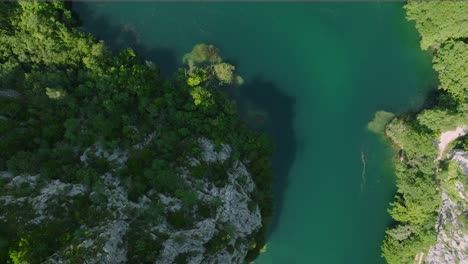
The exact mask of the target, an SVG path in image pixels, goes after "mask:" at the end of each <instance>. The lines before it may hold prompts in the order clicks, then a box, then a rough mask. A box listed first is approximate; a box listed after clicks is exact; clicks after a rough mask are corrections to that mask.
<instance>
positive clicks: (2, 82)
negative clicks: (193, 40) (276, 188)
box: [0, 1, 272, 263]
mask: <svg viewBox="0 0 468 264" xmlns="http://www.w3.org/2000/svg"><path fill="white" fill-rule="evenodd" d="M75 26H76V22H75V20H74V19H73V17H72V15H71V13H70V11H69V10H67V9H66V8H65V7H64V4H63V3H61V2H50V3H46V2H29V1H28V2H18V3H14V2H11V3H10V2H0V91H3V92H5V93H6V92H8V91H10V90H13V91H15V93H16V92H17V93H18V94H15V96H0V171H9V172H11V173H13V174H15V175H39V179H38V182H42V183H44V182H46V181H50V180H59V181H60V182H62V183H64V184H66V186H73V184H84V185H85V186H87V187H89V189H90V190H92V193H93V195H91V196H90V197H91V198H90V199H88V198H86V197H78V196H77V197H69V199H68V198H66V199H65V200H64V201H63V202H64V203H69V204H70V209H69V210H65V211H63V212H56V213H57V214H56V216H57V217H56V218H55V220H51V221H50V222H47V223H46V224H44V225H31V224H30V222H27V221H26V220H25V219H27V217H28V211H29V209H30V208H27V207H18V208H16V209H14V208H5V207H2V208H1V209H0V210H11V211H9V213H8V214H9V215H10V216H11V218H9V219H3V220H4V221H3V222H2V224H1V225H0V262H1V263H24V262H27V263H39V262H41V261H43V260H44V259H45V258H47V257H49V256H50V255H51V254H52V253H53V252H55V251H56V250H59V249H62V248H64V246H65V245H69V244H70V243H72V241H75V240H77V239H78V238H79V237H83V236H85V235H86V234H84V233H82V232H81V231H80V226H83V225H92V224H93V221H95V219H96V218H99V217H100V216H101V215H102V213H103V212H99V211H96V210H95V209H93V208H95V206H96V205H98V204H99V203H102V202H103V201H102V196H100V195H99V194H100V192H102V190H103V182H102V181H100V180H99V177H98V175H102V174H103V173H105V172H106V171H109V170H110V169H111V170H115V171H116V172H118V175H119V177H120V180H121V181H122V182H123V183H125V188H126V189H128V193H129V198H130V199H131V200H133V201H138V200H139V199H140V198H141V197H142V196H143V195H144V194H146V193H147V192H148V191H149V190H151V189H156V190H157V191H158V192H160V193H163V194H164V193H166V194H171V195H174V196H175V197H177V198H178V199H180V200H181V201H183V203H184V207H183V210H188V211H189V210H191V208H193V207H194V206H197V205H198V204H199V201H198V200H197V198H196V196H195V195H194V193H193V192H190V190H187V188H186V186H185V185H184V183H183V182H182V181H181V180H180V178H179V175H180V168H181V167H184V166H186V165H187V164H188V163H189V158H190V157H197V156H199V155H200V149H199V147H198V144H197V142H198V140H199V138H201V137H203V138H209V139H210V140H212V141H213V142H215V143H216V144H217V146H220V144H221V143H227V144H229V145H230V146H231V147H232V148H233V153H234V154H233V156H234V157H236V158H238V159H240V160H245V161H247V163H248V166H249V168H250V170H251V172H252V174H253V175H255V176H254V181H255V183H256V185H257V188H258V190H257V194H256V196H255V197H256V200H255V202H258V204H259V205H260V209H261V213H262V216H263V219H264V228H266V226H267V224H268V219H269V217H270V216H271V207H272V192H271V181H272V173H271V164H270V161H269V156H270V155H271V151H272V148H271V143H270V141H269V139H268V138H266V136H265V135H262V134H259V133H256V132H253V131H251V130H249V129H247V128H246V127H245V125H244V124H243V123H242V122H240V121H239V120H238V116H237V113H236V105H235V104H234V102H232V101H230V100H229V99H228V98H227V97H226V96H225V95H224V94H223V93H222V92H221V90H220V89H219V85H224V84H231V83H232V80H234V75H233V74H234V73H233V71H234V69H235V68H234V66H232V65H231V66H229V67H226V66H222V67H220V66H217V67H216V69H217V70H213V69H214V68H213V67H214V66H213V65H214V64H220V63H224V62H222V61H221V58H220V57H219V55H218V50H217V49H216V48H215V47H213V46H209V45H199V46H196V47H195V48H194V51H195V55H193V56H192V57H189V58H186V60H187V61H190V66H188V67H186V68H184V69H180V70H179V71H178V72H177V73H176V74H175V76H174V78H173V79H172V80H166V79H163V78H162V77H161V76H160V74H159V71H158V69H157V67H156V66H155V65H153V64H152V63H151V62H148V61H144V60H143V59H142V58H140V57H139V56H138V55H136V54H135V53H134V51H133V50H131V49H124V50H121V51H119V52H117V53H115V54H113V53H112V52H111V51H109V50H108V49H107V47H106V46H105V45H104V43H103V42H102V41H95V40H94V39H93V38H92V36H90V35H89V34H86V33H83V32H80V31H79V30H77V29H76V28H75ZM192 53H194V52H192ZM201 61H203V62H206V61H207V62H208V63H209V64H210V65H204V66H200V65H196V64H197V63H199V62H201ZM221 65H229V64H221ZM216 74H218V75H216ZM218 79H219V80H218ZM213 80H217V81H213ZM143 143H144V144H143ZM93 146H94V147H96V146H99V148H103V149H104V150H109V151H111V150H115V149H121V150H122V149H125V150H129V151H128V160H127V161H126V164H125V166H124V167H123V168H121V167H118V166H117V167H116V164H113V163H111V162H109V161H108V160H106V159H103V158H100V157H99V156H98V155H96V156H94V158H93V159H90V160H91V161H90V162H89V163H87V166H82V165H80V159H81V156H82V155H83V153H85V152H86V151H87V150H89V149H90V148H93ZM90 155H92V154H90ZM220 169H223V168H222V167H221V168H215V167H213V168H211V167H210V168H203V169H202V172H203V173H198V174H197V172H196V170H197V168H194V171H193V175H199V176H201V177H204V176H206V177H211V178H210V180H213V182H216V181H218V182H220V183H221V184H222V175H224V174H222V173H216V172H219V170H220ZM199 172H200V170H199ZM210 173H211V174H210ZM67 184H68V185H67ZM4 187H5V186H4V184H3V182H2V178H1V177H0V190H1V191H2V192H3V193H6V190H4ZM21 188H22V189H20V190H16V191H15V193H6V194H9V195H13V196H15V195H21V192H24V193H28V192H32V191H33V190H36V189H31V187H30V186H29V187H28V186H23V187H21ZM0 206H1V201H0ZM200 206H201V205H200ZM183 210H182V211H181V212H182V213H181V215H173V216H171V219H173V222H174V225H180V226H186V225H189V224H190V222H189V219H186V218H184V214H183V212H185V211H183ZM207 212H208V213H209V212H210V209H207ZM146 214H147V215H146ZM160 214H161V208H160V207H158V205H154V206H153V207H150V209H149V210H148V212H147V213H145V215H142V216H138V217H136V218H135V219H134V220H133V222H132V223H133V224H132V225H131V226H130V231H129V239H134V241H135V243H134V244H132V247H131V248H130V249H129V254H130V255H129V259H130V260H133V261H134V262H135V263H146V262H148V260H149V259H151V258H152V257H154V256H153V255H154V254H155V252H157V250H158V244H157V243H155V242H154V241H153V240H152V239H151V238H150V237H147V236H148V235H147V234H145V230H143V225H142V224H141V223H142V221H143V220H144V219H152V221H153V220H154V221H157V219H158V217H157V216H158V215H160ZM18 219H24V220H25V221H22V220H18ZM142 219H143V220H142ZM263 232H264V230H263V231H262V232H260V234H258V236H257V237H255V238H253V240H255V241H256V244H257V246H256V247H252V248H251V253H249V256H250V257H251V258H254V257H255V256H256V255H257V254H258V252H259V250H260V249H261V248H262V247H263V244H264V233H263ZM213 243H214V242H213ZM88 253H89V252H88ZM69 254H71V255H73V256H75V257H76V260H77V261H78V262H79V261H82V260H83V258H84V256H85V255H83V254H84V253H83V254H82V253H80V252H69ZM80 254H81V255H80ZM78 262H76V263H78Z"/></svg>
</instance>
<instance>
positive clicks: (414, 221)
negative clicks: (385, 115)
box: [382, 1, 468, 264]
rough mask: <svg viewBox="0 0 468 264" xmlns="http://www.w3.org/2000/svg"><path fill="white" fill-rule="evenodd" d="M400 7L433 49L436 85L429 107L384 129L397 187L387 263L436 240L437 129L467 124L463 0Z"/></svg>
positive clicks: (410, 257)
mask: <svg viewBox="0 0 468 264" xmlns="http://www.w3.org/2000/svg"><path fill="white" fill-rule="evenodd" d="M405 9H406V11H407V18H408V19H409V20H410V21H414V22H415V25H416V28H417V30H418V31H419V33H420V35H421V48H422V49H424V50H428V51H429V52H432V53H433V67H434V69H435V71H436V72H437V73H438V77H439V81H440V84H439V90H438V92H437V96H436V97H435V99H434V100H433V101H432V102H431V106H430V107H429V108H428V109H424V110H423V111H421V112H420V113H414V114H406V115H402V116H399V117H396V118H395V119H393V120H392V121H391V122H390V123H389V124H388V125H387V128H386V135H387V136H388V137H389V138H390V139H391V140H392V142H393V143H394V144H395V145H396V147H397V148H398V149H400V152H399V157H398V159H396V160H395V171H396V175H397V188H398V191H397V195H396V196H395V200H394V202H393V203H391V209H390V214H391V215H392V217H393V219H394V220H395V226H394V227H393V228H391V229H389V230H387V235H386V238H385V240H384V243H383V246H382V250H383V256H384V257H385V259H386V260H387V262H388V263H390V264H393V263H395V264H397V263H398V264H399V263H413V262H414V258H415V256H416V255H417V254H419V253H420V252H427V250H428V248H429V247H430V246H431V245H433V244H435V242H436V235H437V233H436V229H435V225H436V222H437V217H438V213H439V209H440V205H441V198H440V195H441V194H440V187H441V185H443V184H444V182H446V181H448V180H449V179H447V178H444V177H445V176H444V175H447V173H446V172H445V170H446V169H447V161H444V160H442V161H441V162H440V163H438V162H434V161H435V160H436V158H437V155H438V153H437V149H436V146H435V142H436V141H437V138H438V137H439V136H440V133H441V132H443V131H447V130H453V129H455V128H456V127H457V126H461V125H464V126H466V125H468V81H467V80H468V67H467V61H466V58H467V54H468V45H467V39H468V31H467V28H468V27H467V20H466V14H467V13H468V3H467V2H463V1H430V2H423V1H410V2H409V3H407V4H406V6H405ZM466 146H467V145H466V139H460V140H459V147H460V148H464V149H465V150H467V148H466ZM441 170H442V171H441Z"/></svg>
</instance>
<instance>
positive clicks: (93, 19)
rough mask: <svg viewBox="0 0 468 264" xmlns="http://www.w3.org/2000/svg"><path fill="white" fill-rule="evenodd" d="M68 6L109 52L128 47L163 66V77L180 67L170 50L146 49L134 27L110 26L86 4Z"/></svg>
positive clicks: (107, 21)
mask: <svg viewBox="0 0 468 264" xmlns="http://www.w3.org/2000/svg"><path fill="white" fill-rule="evenodd" d="M69 6H72V9H73V13H74V16H75V17H76V18H78V22H79V25H80V26H81V27H82V28H83V29H84V30H85V31H87V32H89V33H91V34H92V35H93V36H94V37H95V38H97V39H100V40H104V42H105V43H106V45H107V46H109V47H110V48H111V50H113V51H118V50H120V49H123V48H128V47H130V48H132V49H133V50H135V51H136V52H137V53H138V54H139V55H140V56H142V57H143V58H145V59H147V60H151V61H153V62H154V63H156V65H161V66H163V67H162V68H161V73H162V74H163V75H164V76H170V75H171V74H173V73H174V72H175V71H176V70H177V68H178V67H180V63H178V62H177V59H176V55H175V52H174V51H173V50H172V49H170V48H166V47H151V48H148V47H146V46H145V45H144V44H143V43H142V39H141V36H140V34H139V32H138V30H137V28H136V26H135V25H133V24H124V25H111V24H110V22H109V19H108V17H107V16H103V15H100V16H98V15H96V13H95V12H94V10H93V9H91V8H90V7H89V6H88V5H87V4H86V3H82V2H73V3H72V4H69ZM78 13H79V14H86V15H85V17H86V18H85V19H86V20H83V19H81V18H80V17H79V16H78Z"/></svg>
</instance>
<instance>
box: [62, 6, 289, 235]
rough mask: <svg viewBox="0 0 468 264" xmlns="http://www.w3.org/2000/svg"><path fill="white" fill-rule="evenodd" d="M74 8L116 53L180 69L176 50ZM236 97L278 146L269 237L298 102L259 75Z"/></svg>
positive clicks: (246, 115) (167, 73)
mask: <svg viewBox="0 0 468 264" xmlns="http://www.w3.org/2000/svg"><path fill="white" fill-rule="evenodd" d="M72 5H73V7H72V8H73V9H72V10H73V11H74V16H75V17H76V18H78V22H79V25H80V26H81V27H82V28H83V29H84V30H85V31H87V32H89V33H91V34H92V35H93V36H95V37H96V38H97V39H102V40H104V41H105V42H106V44H107V45H108V46H109V47H110V48H111V49H112V50H113V51H117V50H119V49H122V48H127V47H131V48H132V49H134V50H135V51H136V52H137V53H138V54H139V55H141V56H142V57H143V58H145V59H149V60H151V61H154V62H155V63H156V65H160V66H161V67H162V68H161V72H162V73H163V75H164V76H166V77H169V76H171V75H172V74H173V73H174V72H175V71H176V70H177V68H178V67H180V66H181V65H180V63H179V62H177V59H176V56H175V52H174V50H172V49H170V48H166V47H155V48H147V47H145V45H144V43H143V42H142V39H141V36H140V34H139V33H138V30H137V28H136V27H135V26H134V25H131V24H129V25H112V24H110V22H109V18H108V17H107V16H102V15H101V16H97V15H96V13H95V12H94V10H92V9H91V8H90V7H89V6H88V5H87V4H86V3H82V2H73V4H72ZM70 6H71V4H70ZM78 13H79V14H86V16H85V20H83V19H80V18H79V16H78ZM234 60H235V59H232V60H229V61H230V62H232V61H234ZM235 64H236V63H235ZM231 95H233V94H231ZM233 97H234V99H236V101H237V103H238V105H239V106H240V107H239V109H240V112H241V116H242V117H243V118H244V120H246V121H247V122H248V123H250V124H251V125H252V127H253V128H257V129H260V130H262V131H265V132H267V133H268V134H270V135H271V136H272V138H273V141H274V144H275V153H274V156H273V160H272V161H273V169H274V172H275V181H274V193H275V210H274V216H273V219H272V224H271V226H270V228H269V233H268V234H269V235H270V234H271V233H272V232H273V231H274V230H275V229H276V227H277V225H278V223H279V217H280V215H281V211H282V206H283V199H284V194H285V191H286V189H287V186H288V182H289V171H290V169H291V166H292V164H293V161H294V159H295V155H296V150H297V142H296V139H295V133H294V128H293V121H294V104H295V100H294V99H293V98H292V97H290V96H288V95H286V94H285V93H283V92H282V91H281V90H280V89H279V88H278V87H277V86H276V85H275V84H274V83H273V82H271V81H268V80H265V79H263V78H262V77H260V76H257V77H255V78H254V79H253V80H251V81H248V82H247V83H245V84H244V85H243V86H242V88H241V89H240V91H236V95H233ZM252 117H253V119H252ZM252 121H254V122H252ZM257 121H259V122H257Z"/></svg>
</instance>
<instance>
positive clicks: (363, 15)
mask: <svg viewBox="0 0 468 264" xmlns="http://www.w3.org/2000/svg"><path fill="white" fill-rule="evenodd" d="M75 9H76V10H77V12H78V13H79V14H80V16H81V17H82V19H83V25H84V27H85V29H86V30H88V31H90V32H92V33H94V34H95V35H97V36H98V37H100V38H103V39H105V40H106V41H107V42H108V43H109V44H110V45H112V46H113V47H122V46H128V45H130V46H132V47H134V48H135V49H136V50H137V51H139V53H140V54H143V55H144V56H145V57H147V58H148V59H151V60H153V61H155V62H156V63H158V64H159V65H161V66H162V68H164V70H165V72H166V74H169V73H170V72H171V71H173V70H174V69H175V68H176V67H177V66H178V65H179V64H180V63H179V62H180V61H181V58H182V55H183V54H184V53H186V52H188V51H190V50H191V48H192V46H193V45H194V44H196V43H200V42H206V43H212V44H215V45H216V46H218V47H219V48H220V49H221V52H222V55H223V56H224V58H226V59H227V60H228V61H230V62H232V63H234V64H235V65H236V66H237V69H238V70H239V72H240V74H241V75H242V76H243V77H244V78H245V80H246V83H245V85H244V86H243V87H242V88H241V89H240V90H239V91H237V94H238V100H239V104H240V108H241V109H244V110H245V111H248V110H252V109H255V110H261V111H263V112H264V113H266V114H267V116H268V119H267V121H266V123H265V124H264V126H263V128H264V129H266V130H267V131H268V132H269V133H271V134H272V135H273V137H274V140H275V142H276V145H277V153H276V155H275V157H274V166H275V170H276V173H277V180H276V183H275V190H276V197H277V209H276V220H275V224H274V225H273V226H272V230H271V235H270V237H269V243H268V250H267V252H266V253H265V254H263V255H261V257H260V258H259V260H258V261H257V263H265V264H269V263H274V264H276V263H278V264H295V263H306V264H308V263H319V264H322V263H325V264H335V263H345V264H354V263H356V264H376V263H383V259H381V258H380V243H381V240H382V239H383V236H384V230H385V228H386V226H387V225H389V224H390V218H389V216H388V214H387V213H386V210H387V208H388V202H389V201H390V199H391V197H392V195H393V193H394V190H395V188H394V182H393V174H392V173H391V168H390V163H391V161H390V157H391V153H390V150H389V148H388V147H387V146H386V145H385V144H384V143H383V142H382V141H381V140H379V137H378V136H376V135H373V134H371V133H369V132H367V131H366V128H365V126H366V123H367V122H368V121H369V120H370V119H371V118H372V116H373V114H374V112H375V111H376V110H380V109H385V110H387V111H392V112H402V111H405V110H408V109H412V108H416V107H418V106H419V105H420V104H421V102H422V100H423V97H424V95H425V91H427V89H429V88H430V87H431V86H433V84H434V74H433V72H432V71H431V69H430V68H431V66H430V59H429V58H428V56H427V55H425V54H423V53H422V52H421V51H420V50H419V46H418V36H417V33H416V32H415V30H414V29H413V27H412V25H411V24H410V23H408V22H407V21H406V20H405V19H404V11H403V9H402V4H400V3H274V4H267V3H89V4H83V3H80V4H75ZM361 155H363V156H364V159H365V161H366V162H365V163H366V168H365V175H364V177H363V163H362V161H361Z"/></svg>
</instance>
